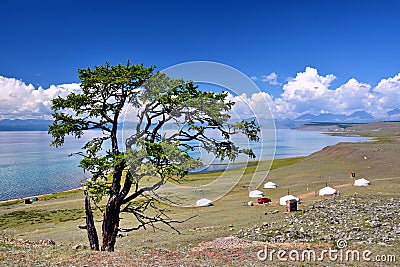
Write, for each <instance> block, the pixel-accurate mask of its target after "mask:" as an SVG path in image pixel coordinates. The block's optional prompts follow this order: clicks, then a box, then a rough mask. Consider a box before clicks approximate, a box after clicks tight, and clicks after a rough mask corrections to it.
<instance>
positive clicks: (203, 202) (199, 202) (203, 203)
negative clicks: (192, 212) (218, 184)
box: [196, 198, 212, 207]
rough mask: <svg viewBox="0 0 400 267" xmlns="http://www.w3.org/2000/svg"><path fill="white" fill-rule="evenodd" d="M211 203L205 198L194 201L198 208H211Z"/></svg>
mask: <svg viewBox="0 0 400 267" xmlns="http://www.w3.org/2000/svg"><path fill="white" fill-rule="evenodd" d="M211 204H212V201H211V200H209V199H207V198H202V199H199V200H197V201H196V206H198V207H207V206H211Z"/></svg>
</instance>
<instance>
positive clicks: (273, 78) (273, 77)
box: [261, 72, 281, 85]
mask: <svg viewBox="0 0 400 267" xmlns="http://www.w3.org/2000/svg"><path fill="white" fill-rule="evenodd" d="M261 81H263V82H267V83H269V84H271V85H281V83H279V82H278V74H276V73H275V72H271V73H270V74H268V75H263V76H261Z"/></svg>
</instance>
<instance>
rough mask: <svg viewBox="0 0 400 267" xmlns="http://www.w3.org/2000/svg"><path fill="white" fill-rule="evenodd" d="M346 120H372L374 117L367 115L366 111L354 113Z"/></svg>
mask: <svg viewBox="0 0 400 267" xmlns="http://www.w3.org/2000/svg"><path fill="white" fill-rule="evenodd" d="M348 119H353V120H374V119H375V118H374V116H372V115H371V114H369V113H368V112H366V111H356V112H354V113H353V114H351V115H349V116H348Z"/></svg>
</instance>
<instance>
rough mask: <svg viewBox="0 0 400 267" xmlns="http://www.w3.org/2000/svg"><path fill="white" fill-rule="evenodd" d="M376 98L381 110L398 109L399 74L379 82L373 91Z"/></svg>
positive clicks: (399, 104) (399, 95)
mask: <svg viewBox="0 0 400 267" xmlns="http://www.w3.org/2000/svg"><path fill="white" fill-rule="evenodd" d="M374 93H375V94H376V95H377V96H378V99H379V100H378V104H379V106H381V107H382V108H387V109H394V108H399V107H400V73H399V74H397V75H396V76H394V77H392V78H388V79H383V80H381V81H380V82H379V83H378V85H377V86H376V87H375V89H374Z"/></svg>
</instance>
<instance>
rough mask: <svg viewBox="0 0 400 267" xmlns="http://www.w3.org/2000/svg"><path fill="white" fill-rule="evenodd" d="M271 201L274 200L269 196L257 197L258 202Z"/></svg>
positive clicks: (265, 202)
mask: <svg viewBox="0 0 400 267" xmlns="http://www.w3.org/2000/svg"><path fill="white" fill-rule="evenodd" d="M271 201H272V200H271V199H270V198H269V197H260V198H259V199H257V203H258V204H267V203H269V202H271Z"/></svg>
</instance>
